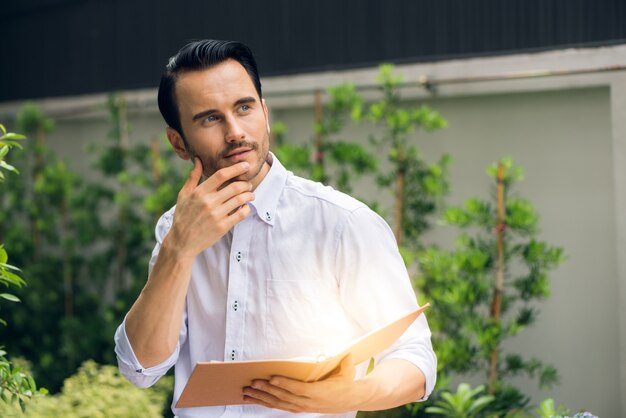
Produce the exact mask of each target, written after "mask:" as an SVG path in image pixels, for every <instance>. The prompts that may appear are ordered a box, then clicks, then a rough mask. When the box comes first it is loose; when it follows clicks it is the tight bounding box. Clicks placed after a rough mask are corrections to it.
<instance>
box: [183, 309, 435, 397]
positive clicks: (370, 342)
mask: <svg viewBox="0 0 626 418" xmlns="http://www.w3.org/2000/svg"><path fill="white" fill-rule="evenodd" d="M428 306H429V304H425V305H424V306H422V307H421V308H419V309H417V310H415V311H412V312H411V313H409V314H407V315H405V316H403V317H401V318H399V319H397V320H395V321H393V322H391V323H390V324H387V325H385V326H383V327H381V328H378V329H375V330H373V331H371V332H369V333H367V334H365V335H363V336H362V337H360V338H358V339H357V340H355V341H352V342H351V343H349V345H348V346H346V348H345V349H343V350H340V351H339V352H338V353H336V354H335V355H333V356H330V357H327V358H324V359H323V360H317V361H316V360H315V359H311V360H310V361H308V360H302V359H301V358H298V359H286V360H245V361H229V362H221V361H211V362H198V363H196V366H195V368H194V370H193V372H192V373H191V376H190V377H189V381H188V382H187V385H186V386H185V389H184V390H183V393H182V394H181V395H180V398H179V399H178V402H177V403H176V407H177V408H189V407H195V406H215V405H239V404H243V388H244V387H245V386H250V384H251V383H252V381H253V380H255V379H266V380H268V379H270V378H271V377H272V376H285V377H289V378H292V379H297V380H301V381H304V382H314V381H317V380H321V379H323V378H325V377H326V376H328V375H329V374H331V373H332V372H333V370H335V369H336V368H337V366H338V365H339V364H340V363H341V361H342V360H343V359H344V358H345V357H346V356H347V355H348V354H351V355H352V357H353V358H354V362H355V364H359V363H362V362H363V361H365V360H369V358H370V357H374V356H375V355H376V354H378V353H380V352H381V351H383V350H384V349H386V348H387V347H389V346H390V345H391V344H393V343H394V342H395V341H396V340H397V339H398V338H400V336H402V334H404V332H405V331H406V330H407V328H409V326H410V325H411V324H412V323H413V321H415V319H417V317H418V316H419V315H420V314H421V313H422V312H423V311H424V309H426V308H427V307H428Z"/></svg>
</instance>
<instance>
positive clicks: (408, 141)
mask: <svg viewBox="0 0 626 418" xmlns="http://www.w3.org/2000/svg"><path fill="white" fill-rule="evenodd" d="M401 83H402V77H401V76H399V75H396V74H394V66H393V65H391V64H383V65H381V66H380V71H379V74H378V85H379V89H380V92H381V94H382V97H381V98H380V99H379V100H378V101H375V102H374V103H372V104H370V105H369V106H368V107H367V108H366V109H365V110H364V111H363V112H362V113H360V114H359V119H364V120H366V121H369V122H372V123H374V124H377V125H380V126H381V127H382V128H383V132H382V134H381V135H380V136H374V135H372V136H370V142H371V143H372V144H374V145H376V146H377V147H379V148H380V147H385V148H386V149H387V152H388V154H387V159H388V160H389V162H390V163H391V167H392V168H391V169H390V170H389V171H388V172H387V173H381V174H380V175H379V176H378V184H379V186H382V187H389V188H392V190H393V196H394V209H393V230H394V234H395V236H396V240H397V241H398V245H404V244H407V245H406V246H408V247H412V248H416V247H419V246H420V244H419V239H420V235H421V234H422V233H423V232H424V231H426V230H427V229H428V228H429V226H430V224H429V220H428V217H429V215H432V214H434V213H435V211H436V209H437V207H438V203H439V200H440V198H441V197H443V196H444V195H445V194H446V193H447V192H448V188H449V186H448V181H447V175H446V173H447V170H446V169H447V166H448V164H449V161H450V158H449V157H448V156H447V155H444V156H442V157H441V159H440V160H439V162H437V163H434V164H428V163H426V161H425V160H424V158H423V156H422V155H421V153H420V149H419V147H418V146H417V145H416V141H415V138H414V137H413V136H412V134H413V132H415V131H416V130H423V131H425V132H432V131H435V130H438V129H442V128H445V127H446V125H447V122H446V121H445V119H444V118H443V117H442V116H441V115H440V114H439V113H438V112H436V111H434V110H432V109H431V108H430V107H428V106H426V105H422V106H419V107H412V108H407V107H406V106H405V105H404V104H403V103H402V101H401V99H402V98H401V95H400V86H401Z"/></svg>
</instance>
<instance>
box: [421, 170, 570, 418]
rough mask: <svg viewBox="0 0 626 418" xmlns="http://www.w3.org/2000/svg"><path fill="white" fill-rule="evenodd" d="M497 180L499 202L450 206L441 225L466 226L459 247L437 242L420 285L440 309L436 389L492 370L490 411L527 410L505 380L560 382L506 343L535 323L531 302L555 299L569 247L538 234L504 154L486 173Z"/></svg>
mask: <svg viewBox="0 0 626 418" xmlns="http://www.w3.org/2000/svg"><path fill="white" fill-rule="evenodd" d="M487 172H488V174H489V176H490V177H492V178H493V179H494V180H495V182H496V190H495V193H494V195H493V196H494V199H493V201H485V200H482V199H479V198H473V199H469V200H467V201H466V202H465V205H464V206H462V207H453V208H449V209H448V210H447V211H446V212H445V213H444V215H443V219H442V221H443V223H445V224H448V225H454V226H457V227H459V228H461V229H462V231H463V232H462V233H461V235H460V236H459V238H458V239H457V243H456V248H455V249H454V250H452V251H445V250H442V249H440V248H438V247H435V246H431V247H428V248H427V249H425V250H424V251H423V252H422V253H421V254H420V255H419V257H418V259H419V264H420V268H421V276H420V277H419V278H418V280H417V287H418V288H419V289H420V291H421V293H422V295H423V297H424V298H425V299H427V300H429V301H431V302H432V303H433V306H435V307H436V308H435V309H433V311H432V312H430V315H429V323H430V325H431V328H432V331H433V345H434V346H435V348H436V351H437V356H438V359H439V371H438V379H439V380H438V387H439V388H445V387H446V386H447V384H448V382H449V378H450V376H451V375H452V374H463V373H476V372H480V371H483V370H487V371H488V373H487V376H485V377H486V384H487V387H488V390H489V393H490V394H492V395H494V396H495V399H494V401H493V402H492V403H490V407H489V409H490V410H491V411H506V410H510V409H515V408H523V407H525V406H526V404H527V403H528V398H527V397H526V396H524V395H523V394H522V393H521V392H520V391H519V390H517V389H516V388H515V387H513V386H511V385H510V384H508V383H507V379H508V378H510V377H511V376H515V375H518V374H520V373H525V374H527V375H528V376H530V377H534V378H536V379H538V381H539V385H540V387H549V386H550V385H552V384H554V383H555V382H557V381H558V374H557V371H556V369H554V367H552V366H549V365H544V364H543V363H542V362H541V361H540V360H538V359H536V358H532V359H529V360H527V359H524V358H523V357H522V356H521V355H519V354H516V353H507V354H503V353H502V343H503V342H504V341H505V340H506V339H508V338H511V337H513V336H515V335H517V334H518V333H519V332H521V331H522V330H523V329H525V328H526V327H527V326H529V325H531V324H532V323H533V321H534V320H535V319H536V317H537V311H536V308H534V304H533V302H535V301H537V300H541V299H545V298H547V297H548V296H549V293H550V286H549V277H548V273H549V272H550V271H551V270H553V269H554V268H556V267H557V266H558V265H559V264H560V263H562V262H563V260H564V255H563V250H562V249H561V248H559V247H554V246H551V245H549V244H548V243H546V242H544V241H540V240H539V239H538V238H537V234H538V231H539V228H538V219H539V217H538V214H537V213H536V211H535V209H534V208H533V206H532V205H531V203H530V202H529V201H528V200H526V199H523V198H521V197H518V196H516V195H515V194H513V193H512V187H513V185H514V184H515V183H516V182H518V181H521V180H522V170H521V168H519V167H518V166H516V165H515V164H514V163H513V161H512V160H510V159H503V160H502V161H501V162H500V163H498V164H494V165H493V166H491V167H489V168H488V170H487Z"/></svg>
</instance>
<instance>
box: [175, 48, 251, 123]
mask: <svg viewBox="0 0 626 418" xmlns="http://www.w3.org/2000/svg"><path fill="white" fill-rule="evenodd" d="M175 94H176V101H177V103H178V107H179V110H180V111H181V112H182V111H183V110H186V109H197V108H198V107H200V108H202V109H204V108H206V107H207V106H210V107H220V106H228V105H232V104H233V103H234V102H235V101H237V100H239V99H240V98H242V97H249V96H252V97H257V96H258V95H257V92H256V89H255V87H254V83H253V82H252V79H251V78H250V75H249V74H248V73H247V72H246V70H245V68H244V67H243V66H242V65H241V64H239V63H238V62H237V61H235V60H226V61H224V62H221V63H219V64H216V65H214V66H212V67H210V68H206V69H202V70H191V71H186V72H184V73H182V74H180V75H179V76H178V79H177V81H176V89H175Z"/></svg>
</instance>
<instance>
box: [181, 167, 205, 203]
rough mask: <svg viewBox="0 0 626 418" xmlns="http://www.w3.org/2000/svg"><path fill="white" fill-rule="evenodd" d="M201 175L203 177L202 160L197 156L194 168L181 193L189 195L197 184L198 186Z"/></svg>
mask: <svg viewBox="0 0 626 418" xmlns="http://www.w3.org/2000/svg"><path fill="white" fill-rule="evenodd" d="M200 177H202V161H200V158H198V157H195V158H194V161H193V169H192V170H191V172H190V173H189V177H188V178H187V180H186V181H185V184H184V185H183V187H182V188H181V189H180V193H179V195H183V196H188V195H189V194H191V192H193V191H194V189H195V188H196V186H198V182H199V181H200Z"/></svg>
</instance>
